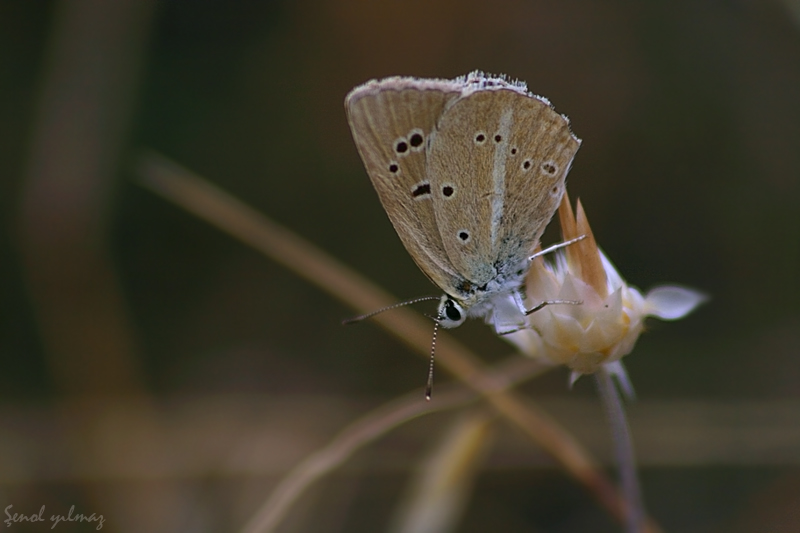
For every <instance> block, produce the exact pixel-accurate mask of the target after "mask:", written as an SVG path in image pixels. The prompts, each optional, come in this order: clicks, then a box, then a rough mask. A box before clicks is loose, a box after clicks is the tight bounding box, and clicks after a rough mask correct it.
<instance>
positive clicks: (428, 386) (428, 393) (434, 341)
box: [425, 320, 439, 401]
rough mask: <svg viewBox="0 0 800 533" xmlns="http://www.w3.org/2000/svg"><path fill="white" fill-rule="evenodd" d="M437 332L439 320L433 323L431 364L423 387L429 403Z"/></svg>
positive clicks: (431, 391)
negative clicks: (426, 381)
mask: <svg viewBox="0 0 800 533" xmlns="http://www.w3.org/2000/svg"><path fill="white" fill-rule="evenodd" d="M438 332H439V320H436V321H435V322H434V323H433V339H432V340H431V362H430V365H429V366H428V384H427V385H425V399H426V400H428V401H431V395H432V394H433V357H434V355H435V354H436V334H437V333H438Z"/></svg>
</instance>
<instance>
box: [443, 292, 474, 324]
mask: <svg viewBox="0 0 800 533" xmlns="http://www.w3.org/2000/svg"><path fill="white" fill-rule="evenodd" d="M466 319H467V311H466V309H464V307H463V306H462V305H461V304H460V303H458V302H457V301H455V300H454V299H453V298H452V297H451V296H449V295H447V294H445V295H444V296H442V299H441V300H439V312H438V322H439V325H440V326H442V327H443V328H446V329H450V328H456V327H458V326H460V325H461V324H463V323H464V320H466Z"/></svg>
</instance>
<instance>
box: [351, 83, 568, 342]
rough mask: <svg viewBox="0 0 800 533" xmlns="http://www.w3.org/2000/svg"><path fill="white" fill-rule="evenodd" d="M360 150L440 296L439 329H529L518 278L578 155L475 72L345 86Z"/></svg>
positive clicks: (519, 96) (562, 135) (509, 86)
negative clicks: (483, 325)
mask: <svg viewBox="0 0 800 533" xmlns="http://www.w3.org/2000/svg"><path fill="white" fill-rule="evenodd" d="M345 108H346V111H347V117H348V121H349V124H350V129H351V132H352V135H353V139H354V140H355V144H356V147H357V148H358V152H359V154H360V156H361V159H362V161H363V162H364V166H365V167H366V170H367V173H368V174H369V177H370V179H371V181H372V185H373V186H374V188H375V190H376V191H377V193H378V197H379V198H380V201H381V204H382V205H383V208H384V210H385V211H386V214H387V215H388V217H389V219H390V221H391V222H392V225H393V226H394V229H395V231H396V232H397V234H398V235H399V236H400V240H401V241H402V242H403V244H404V245H405V247H406V249H407V250H408V253H409V254H410V255H411V257H412V258H413V259H414V261H415V262H416V263H417V265H418V266H419V268H420V269H421V270H422V272H424V273H425V275H426V276H427V277H428V278H429V279H430V280H431V281H432V282H433V283H434V284H435V285H437V286H438V287H439V288H440V289H441V290H442V291H444V293H445V294H444V295H443V296H442V297H441V299H440V302H439V307H438V319H437V321H438V322H439V324H441V325H442V326H443V327H446V328H452V327H456V326H458V325H460V324H462V323H463V322H464V320H465V319H466V318H467V317H468V316H469V317H479V318H483V319H484V320H485V321H486V322H487V323H489V324H491V325H492V326H494V328H495V330H496V331H497V333H499V334H505V333H510V332H512V331H517V330H519V329H521V328H523V327H525V323H526V321H525V317H526V315H527V314H529V313H530V312H531V310H530V309H528V308H527V307H526V306H525V302H524V295H523V291H521V287H522V286H523V284H524V279H525V275H526V274H527V272H528V269H529V267H530V261H531V256H532V254H533V253H534V250H535V249H536V247H537V246H538V244H539V239H540V238H541V236H542V233H543V231H544V229H545V226H546V225H547V224H548V222H549V221H550V219H551V218H552V216H553V213H554V212H555V210H556V208H557V207H558V204H559V202H560V201H561V197H562V196H563V194H564V191H565V187H566V185H565V180H566V176H567V173H568V172H569V169H570V165H571V164H572V160H573V158H574V156H575V153H576V152H577V150H578V148H579V147H580V143H581V141H580V139H578V138H577V137H576V136H575V135H573V133H572V132H571V131H570V126H569V120H568V119H567V118H566V117H565V116H563V115H561V114H559V113H557V112H556V111H554V110H553V107H552V105H551V104H550V102H549V101H548V100H547V99H545V98H543V97H540V96H535V95H533V94H531V93H530V92H528V90H527V87H526V85H525V84H524V83H521V82H513V81H509V80H508V79H506V78H505V77H503V76H499V77H493V76H489V75H484V74H483V73H482V72H479V71H475V72H472V73H471V74H468V75H467V76H463V77H460V78H456V79H454V80H442V79H419V78H411V77H391V78H386V79H383V80H372V81H369V82H367V83H365V84H363V85H361V86H359V87H356V88H355V89H353V90H352V91H351V92H350V93H349V94H348V95H347V98H346V100H345Z"/></svg>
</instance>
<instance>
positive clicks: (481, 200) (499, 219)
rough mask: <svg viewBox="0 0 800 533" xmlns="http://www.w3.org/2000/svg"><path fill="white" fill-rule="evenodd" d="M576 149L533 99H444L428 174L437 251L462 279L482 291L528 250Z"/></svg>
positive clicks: (563, 124) (557, 197)
mask: <svg viewBox="0 0 800 533" xmlns="http://www.w3.org/2000/svg"><path fill="white" fill-rule="evenodd" d="M579 146H580V141H579V140H578V139H577V138H576V137H575V136H574V135H573V134H572V133H571V132H570V129H569V122H568V121H567V119H566V118H565V117H563V116H562V115H560V114H558V113H557V112H555V111H554V110H553V109H552V107H551V106H550V105H549V103H548V102H546V101H543V100H541V99H539V98H537V97H533V96H530V95H525V94H521V93H520V92H519V91H514V90H508V89H493V90H482V91H475V92H472V93H471V94H468V95H466V96H463V97H461V98H459V99H456V100H451V101H450V102H449V104H448V105H447V106H446V107H445V109H444V112H443V113H442V116H441V118H440V119H439V121H438V124H437V127H436V131H435V133H434V136H433V139H432V141H431V148H430V151H429V153H428V161H427V165H428V166H427V174H428V178H429V180H430V183H431V189H432V192H433V198H432V200H433V202H432V203H433V208H434V216H435V219H436V226H437V228H438V231H439V234H440V236H441V246H442V247H443V248H444V250H445V253H446V254H447V257H448V259H449V262H450V264H451V265H453V267H454V268H455V269H456V270H457V271H458V273H459V274H460V275H461V276H463V277H464V278H465V279H467V280H469V281H470V282H472V283H473V284H475V285H477V286H479V287H480V286H483V285H485V284H486V283H488V282H489V281H491V280H492V279H494V278H495V277H497V276H498V275H501V274H504V273H508V272H503V270H504V269H506V270H507V269H512V268H513V269H516V268H518V267H519V265H520V264H521V262H522V261H524V259H525V258H526V257H528V256H529V255H530V254H531V253H532V251H533V249H534V248H535V247H536V245H537V244H538V242H539V239H540V237H541V235H542V232H543V231H544V229H545V226H546V225H547V224H548V222H549V221H550V219H551V218H552V216H553V213H554V212H555V210H556V208H557V207H558V204H559V202H560V201H561V197H562V195H563V194H564V189H565V180H566V175H567V172H568V171H569V166H570V164H571V162H572V159H573V157H574V156H575V153H576V152H577V150H578V147H579Z"/></svg>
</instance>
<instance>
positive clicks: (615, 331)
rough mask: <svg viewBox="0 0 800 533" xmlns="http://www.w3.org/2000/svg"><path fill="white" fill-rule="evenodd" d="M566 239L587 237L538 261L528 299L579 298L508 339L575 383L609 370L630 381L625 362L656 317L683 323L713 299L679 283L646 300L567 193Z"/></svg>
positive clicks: (552, 308)
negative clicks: (648, 321) (566, 371)
mask: <svg viewBox="0 0 800 533" xmlns="http://www.w3.org/2000/svg"><path fill="white" fill-rule="evenodd" d="M559 218H560V221H561V231H562V234H563V238H564V240H565V241H566V240H570V239H573V238H575V237H578V236H581V235H585V236H586V237H585V238H584V239H583V240H581V241H578V242H576V243H574V244H571V245H569V246H567V247H566V248H564V249H563V250H559V251H557V252H556V253H555V255H554V257H551V258H548V260H545V259H544V258H542V257H537V258H536V259H534V260H533V264H532V265H531V269H530V272H529V274H528V277H527V280H526V290H527V297H528V301H529V302H532V303H536V302H541V301H545V300H572V301H575V302H581V303H576V304H574V305H570V304H553V305H547V306H546V307H544V308H542V309H540V310H539V311H536V312H535V313H532V314H530V315H529V316H528V325H529V328H526V329H521V330H519V331H516V332H514V333H511V334H508V335H504V338H505V339H507V340H509V341H510V342H512V343H513V344H515V345H516V346H517V347H518V348H519V349H520V350H521V351H522V352H524V353H525V354H527V355H530V356H533V357H541V358H545V359H547V360H549V361H550V362H552V363H555V364H563V365H566V366H568V367H569V368H570V369H571V370H572V372H573V378H572V379H573V381H574V380H575V379H577V378H578V377H580V375H582V374H591V373H594V372H595V371H597V370H598V369H599V368H600V365H608V366H607V367H606V368H607V370H609V371H610V372H612V373H613V374H616V375H617V376H618V377H619V378H622V381H623V383H622V385H623V387H624V388H625V382H626V381H627V380H626V378H625V376H624V369H623V368H622V366H621V364H619V363H618V361H619V360H620V358H622V357H623V356H624V355H627V354H628V353H630V352H631V350H633V346H634V344H635V343H636V339H638V338H639V334H640V333H641V332H642V330H643V328H644V319H645V317H647V316H654V317H657V318H661V319H663V320H676V319H678V318H682V317H684V316H686V315H687V314H689V313H690V312H691V311H692V310H694V309H695V308H696V307H697V306H698V305H700V304H701V303H702V302H703V301H705V300H706V296H705V295H703V294H702V293H700V292H698V291H695V290H692V289H688V288H684V287H679V286H671V285H667V286H661V287H656V288H654V289H652V290H650V291H649V292H648V293H647V294H645V295H644V296H643V295H642V294H641V293H640V292H639V291H638V290H637V289H635V288H634V287H629V286H628V285H627V284H626V283H625V280H624V279H622V277H621V276H620V275H619V273H618V272H617V270H616V269H615V268H614V265H612V264H611V261H609V260H608V258H607V257H606V256H605V254H603V252H601V251H600V249H599V248H598V247H597V243H596V242H595V239H594V235H593V234H592V230H591V228H590V227H589V223H588V221H587V219H586V214H585V213H584V210H583V206H582V205H581V203H580V201H578V205H577V217H576V216H575V215H574V214H573V211H572V207H571V205H570V202H569V198H568V196H567V195H566V194H565V195H564V198H563V200H562V201H561V205H560V207H559Z"/></svg>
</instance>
